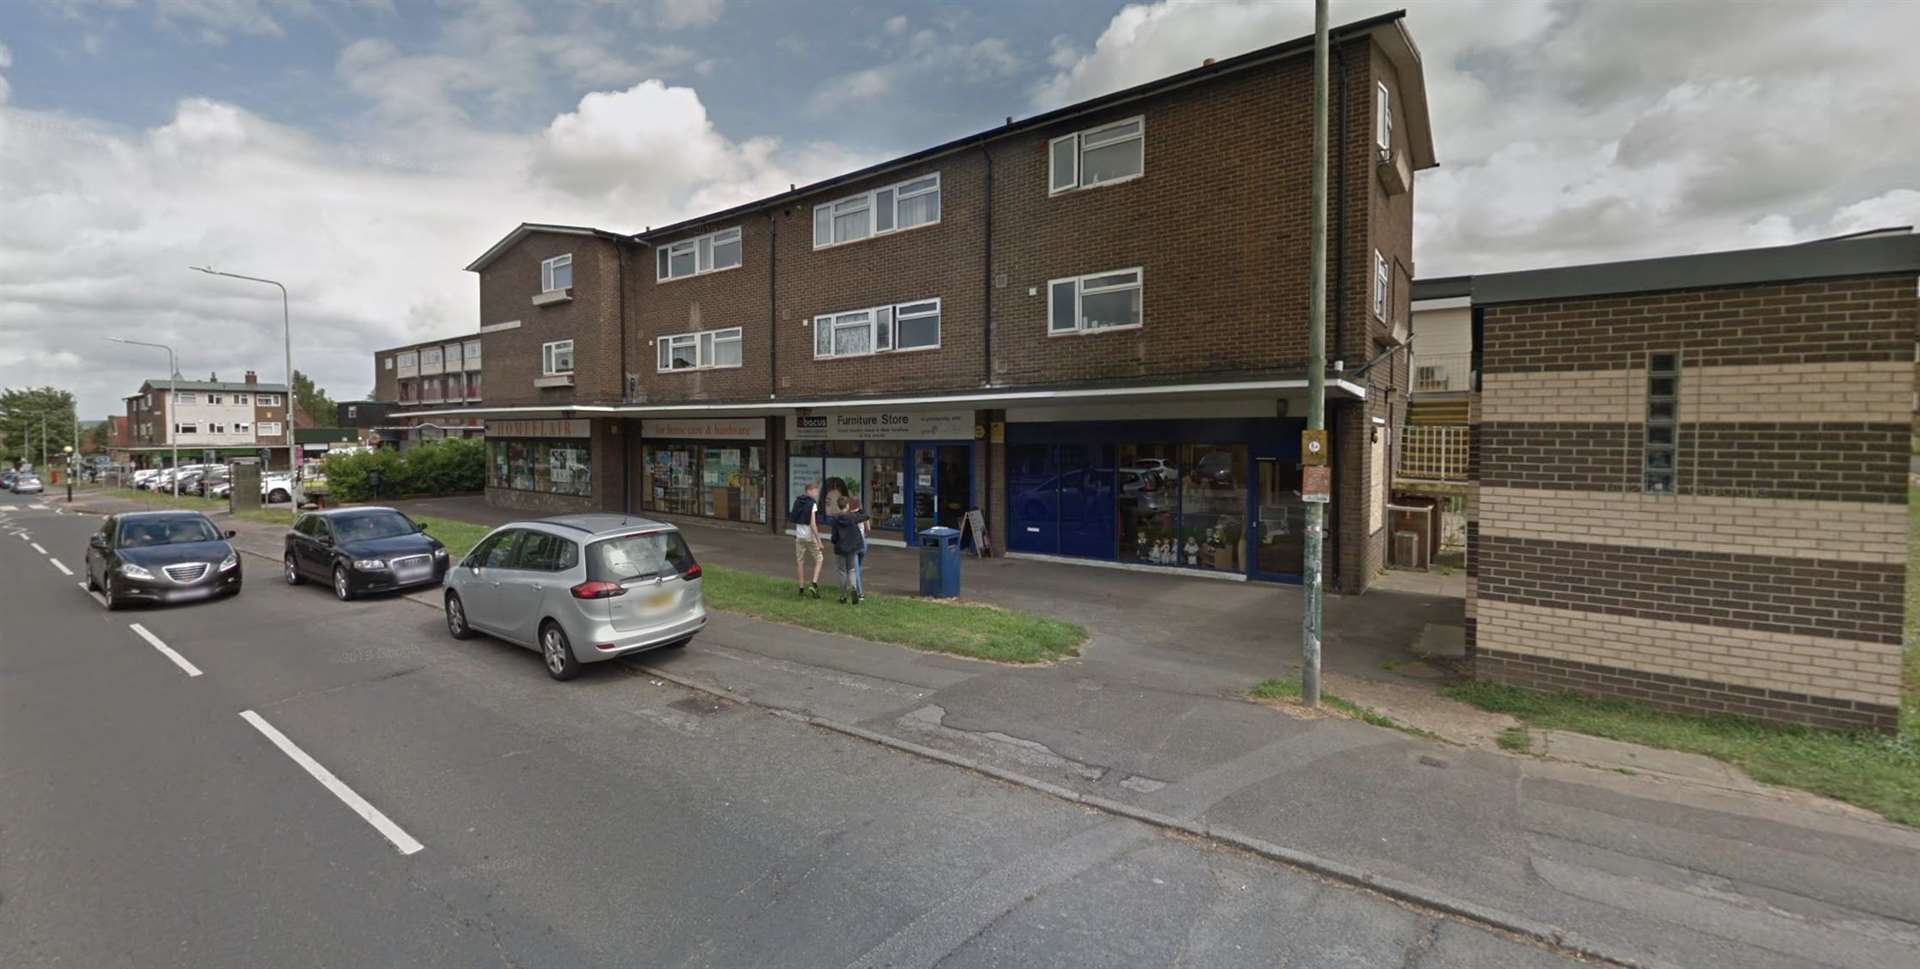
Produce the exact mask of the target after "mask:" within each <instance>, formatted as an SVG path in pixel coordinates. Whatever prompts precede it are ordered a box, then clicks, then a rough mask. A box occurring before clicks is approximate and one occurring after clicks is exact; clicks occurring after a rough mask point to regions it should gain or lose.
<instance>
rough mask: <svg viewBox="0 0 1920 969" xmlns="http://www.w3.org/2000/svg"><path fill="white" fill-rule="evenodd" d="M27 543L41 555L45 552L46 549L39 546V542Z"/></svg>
mask: <svg viewBox="0 0 1920 969" xmlns="http://www.w3.org/2000/svg"><path fill="white" fill-rule="evenodd" d="M27 544H28V545H31V546H33V550H34V551H36V552H39V553H40V554H41V555H45V554H47V550H46V549H44V548H41V547H40V543H39V542H28V543H27Z"/></svg>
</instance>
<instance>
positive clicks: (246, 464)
mask: <svg viewBox="0 0 1920 969" xmlns="http://www.w3.org/2000/svg"><path fill="white" fill-rule="evenodd" d="M227 483H228V484H229V485H230V486H231V487H230V488H229V489H228V491H227V510H229V511H252V510H254V509H256V508H259V507H260V464H259V462H257V461H235V462H234V463H232V464H230V465H228V466H227Z"/></svg>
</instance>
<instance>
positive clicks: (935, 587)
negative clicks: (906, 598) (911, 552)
mask: <svg viewBox="0 0 1920 969" xmlns="http://www.w3.org/2000/svg"><path fill="white" fill-rule="evenodd" d="M920 594H921V595H923V596H927V597H929V598H934V599H953V598H957V597H958V596H959V595H960V530H959V529H957V528H923V529H921V530H920Z"/></svg>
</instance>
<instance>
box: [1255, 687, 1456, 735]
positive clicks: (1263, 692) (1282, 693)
mask: <svg viewBox="0 0 1920 969" xmlns="http://www.w3.org/2000/svg"><path fill="white" fill-rule="evenodd" d="M1247 696H1249V697H1252V698H1253V699H1255V700H1268V701H1274V700H1298V699H1300V678H1299V677H1298V676H1287V677H1282V678H1279V679H1268V680H1261V681H1260V682H1258V683H1256V684H1254V686H1253V689H1251V690H1248V691H1247ZM1320 702H1321V703H1324V704H1326V705H1327V706H1329V707H1332V708H1333V709H1335V710H1338V711H1340V712H1341V713H1344V714H1346V715H1347V716H1349V717H1352V718H1353V719H1355V720H1359V721H1362V722H1365V723H1370V724H1373V725H1374V726H1376V727H1386V728H1387V729H1389V730H1400V731H1404V732H1406V733H1410V734H1413V735H1414V736H1417V737H1431V736H1433V734H1432V733H1430V732H1428V731H1425V730H1422V729H1420V728H1419V727H1415V726H1410V725H1408V724H1404V723H1401V722H1400V721H1398V720H1395V719H1393V718H1392V717H1389V716H1387V715H1386V714H1384V713H1381V712H1380V711H1378V710H1375V709H1374V708H1372V707H1363V706H1361V705H1360V704H1358V703H1355V702H1353V701H1352V700H1349V699H1347V698H1346V697H1343V696H1338V695H1336V694H1333V693H1328V692H1327V691H1325V690H1322V691H1320Z"/></svg>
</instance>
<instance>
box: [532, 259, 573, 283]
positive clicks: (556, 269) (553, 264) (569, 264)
mask: <svg viewBox="0 0 1920 969" xmlns="http://www.w3.org/2000/svg"><path fill="white" fill-rule="evenodd" d="M571 288H573V253H571V252H569V253H567V254H566V255H563V256H554V257H553V258H552V259H542V260H540V291H541V292H543V293H552V292H556V291H559V290H562V289H571Z"/></svg>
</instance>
